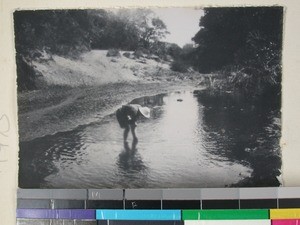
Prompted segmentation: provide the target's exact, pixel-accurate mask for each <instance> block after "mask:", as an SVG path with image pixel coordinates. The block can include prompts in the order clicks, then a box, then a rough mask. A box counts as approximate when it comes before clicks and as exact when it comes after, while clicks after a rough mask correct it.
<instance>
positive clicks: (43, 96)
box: [18, 75, 203, 141]
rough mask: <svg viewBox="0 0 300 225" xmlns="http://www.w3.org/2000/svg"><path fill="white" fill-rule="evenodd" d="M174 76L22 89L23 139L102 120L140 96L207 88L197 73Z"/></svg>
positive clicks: (21, 124)
mask: <svg viewBox="0 0 300 225" xmlns="http://www.w3.org/2000/svg"><path fill="white" fill-rule="evenodd" d="M169 78H170V77H169ZM173 78H174V79H173V80H172V79H170V81H167V80H165V79H162V80H161V81H153V82H149V81H145V80H140V81H135V82H121V83H110V84H105V85H99V86H81V87H50V88H48V89H44V90H37V91H31V92H27V93H21V94H19V96H18V105H19V140H20V141H30V140H32V139H35V138H38V137H42V136H45V135H51V134H54V133H57V132H62V131H67V130H71V129H73V128H75V127H77V126H79V125H83V124H88V123H91V122H95V121H99V120H101V118H102V117H104V116H105V115H108V114H111V113H113V112H114V111H115V110H116V109H117V108H118V107H120V106H121V105H122V104H126V103H128V102H130V101H131V100H132V99H134V98H137V97H141V96H146V95H155V94H159V93H167V92H171V91H177V90H194V89H202V88H203V87H201V86H197V82H195V79H196V78H195V75H194V76H192V75H191V76H190V77H189V79H183V78H182V79H181V78H178V76H176V77H173ZM175 78H176V79H175Z"/></svg>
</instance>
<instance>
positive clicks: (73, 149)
mask: <svg viewBox="0 0 300 225" xmlns="http://www.w3.org/2000/svg"><path fill="white" fill-rule="evenodd" d="M132 103H136V104H141V105H147V106H148V107H150V108H151V118H150V119H144V120H141V121H139V122H138V127H137V136H138V139H139V141H138V144H137V145H134V143H132V137H131V135H129V139H128V144H125V145H124V144H123V130H122V129H121V128H120V127H119V125H118V122H117V120H116V118H115V115H114V114H113V115H109V116H106V117H104V118H103V119H102V120H101V121H98V122H95V123H92V124H88V125H85V126H80V127H77V128H76V129H74V130H71V131H67V132H60V133H57V134H54V135H49V136H45V137H41V138H37V139H34V140H32V141H29V142H21V143H20V163H19V166H20V172H19V187H23V188H175V187H176V188H188V187H189V188H193V187H228V186H278V185H279V184H280V182H279V181H278V179H277V177H278V176H280V167H281V156H280V147H279V137H280V120H279V118H280V116H279V115H280V113H279V110H278V108H276V107H273V106H270V105H268V104H261V103H253V102H251V103H249V102H248V101H245V99H243V98H239V97H234V98H233V97H232V96H230V95H228V96H222V97H220V96H219V97H212V96H210V95H208V94H205V93H202V92H197V91H195V92H189V91H186V92H174V93H169V94H160V95H156V96H147V97H142V98H139V99H135V100H133V101H132Z"/></svg>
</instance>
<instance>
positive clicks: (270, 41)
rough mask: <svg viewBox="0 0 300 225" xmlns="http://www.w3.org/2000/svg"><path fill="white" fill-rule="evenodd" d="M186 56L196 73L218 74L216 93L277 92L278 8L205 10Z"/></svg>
mask: <svg viewBox="0 0 300 225" xmlns="http://www.w3.org/2000/svg"><path fill="white" fill-rule="evenodd" d="M199 25H200V28H201V29H200V30H199V32H198V33H197V34H196V35H195V36H194V37H193V40H194V41H195V43H196V44H197V45H198V46H197V49H196V50H195V51H194V52H192V53H191V54H190V56H191V59H192V63H193V66H194V67H195V68H196V69H197V70H199V71H200V72H204V73H208V72H213V71H220V70H221V73H223V74H224V79H223V81H222V82H220V83H219V84H220V85H219V88H220V89H230V90H232V89H236V88H238V89H244V90H247V91H250V92H253V93H258V94H260V93H263V92H264V91H265V90H271V89H276V90H280V88H279V87H280V84H281V50H282V26H283V8H282V7H242V8H208V9H205V15H204V16H203V17H202V18H201V19H200V24H199Z"/></svg>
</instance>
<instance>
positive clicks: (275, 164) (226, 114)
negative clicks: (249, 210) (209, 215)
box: [13, 6, 284, 189]
mask: <svg viewBox="0 0 300 225" xmlns="http://www.w3.org/2000/svg"><path fill="white" fill-rule="evenodd" d="M283 14H284V10H283V7H279V6H268V7H208V8H188V7H186V8H175V7H168V8H112V9H109V8H108V9H63V10H59V9H55V10H50V9H47V10H17V11H15V12H14V14H13V20H14V33H15V52H16V55H15V57H16V70H17V80H16V83H17V101H18V129H19V174H18V186H19V187H20V188H66V189H71V188H82V189H88V188H113V189H115V188H217V187H276V186H281V185H282V156H281V148H280V138H281V127H282V126H281V124H282V123H281V122H282V121H281V97H282V82H281V81H282V47H283V46H282V40H283V16H284V15H283Z"/></svg>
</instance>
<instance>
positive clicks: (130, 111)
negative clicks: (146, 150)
mask: <svg viewBox="0 0 300 225" xmlns="http://www.w3.org/2000/svg"><path fill="white" fill-rule="evenodd" d="M116 116H117V120H118V122H119V125H120V127H121V128H123V129H124V134H123V138H124V144H125V143H127V137H128V133H129V130H131V133H132V137H133V143H135V144H137V142H138V139H137V136H136V133H135V129H136V126H137V123H136V122H137V120H138V119H139V118H140V117H141V116H142V117H144V118H150V109H149V108H148V107H142V106H141V105H138V104H129V105H123V106H122V107H121V108H120V109H118V110H117V112H116Z"/></svg>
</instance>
